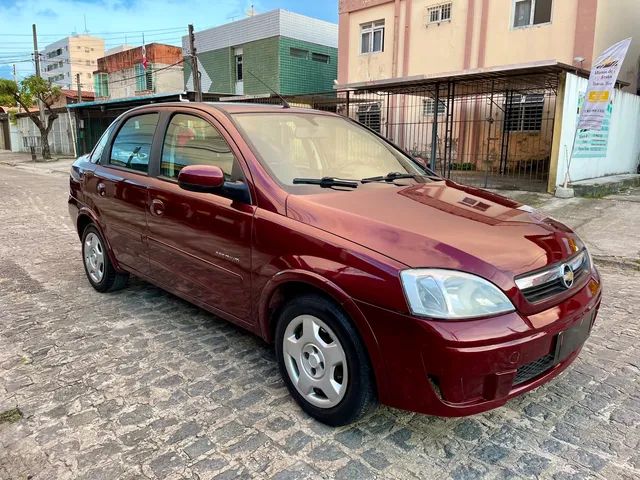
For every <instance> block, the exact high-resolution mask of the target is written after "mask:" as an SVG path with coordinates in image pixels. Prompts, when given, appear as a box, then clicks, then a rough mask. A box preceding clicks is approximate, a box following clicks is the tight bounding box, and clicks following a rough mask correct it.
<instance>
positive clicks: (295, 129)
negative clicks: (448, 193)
mask: <svg viewBox="0 0 640 480" xmlns="http://www.w3.org/2000/svg"><path fill="white" fill-rule="evenodd" d="M233 117H234V120H235V121H236V124H237V125H238V127H239V129H240V130H241V132H242V133H243V134H244V136H245V138H246V139H247V140H248V141H249V142H250V143H251V144H252V146H253V149H254V152H255V153H256V154H257V156H258V157H259V159H260V160H261V161H262V163H263V164H264V166H265V167H267V168H268V170H269V171H270V172H271V174H272V175H273V176H274V177H275V178H276V179H277V180H278V181H279V182H280V183H281V184H283V185H285V186H292V185H294V179H321V178H327V177H329V178H335V179H346V180H356V181H360V180H362V179H366V178H371V177H386V176H387V175H388V174H390V173H397V174H405V175H406V174H412V175H425V174H426V171H425V170H424V169H423V168H421V167H420V166H419V165H418V164H416V163H415V162H413V161H412V160H411V159H409V158H408V157H407V156H406V155H405V154H403V153H402V152H401V151H399V150H397V149H395V148H394V147H393V146H391V145H390V144H388V143H386V142H385V141H384V140H382V139H381V138H379V137H378V136H376V135H375V134H373V133H372V132H370V131H369V130H367V129H366V128H364V127H362V126H360V125H358V124H357V123H355V122H351V121H349V120H347V119H345V118H342V117H338V116H331V115H322V114H314V113H284V112H282V113H280V112H278V113H237V114H234V115H233ZM296 183H298V182H296Z"/></svg>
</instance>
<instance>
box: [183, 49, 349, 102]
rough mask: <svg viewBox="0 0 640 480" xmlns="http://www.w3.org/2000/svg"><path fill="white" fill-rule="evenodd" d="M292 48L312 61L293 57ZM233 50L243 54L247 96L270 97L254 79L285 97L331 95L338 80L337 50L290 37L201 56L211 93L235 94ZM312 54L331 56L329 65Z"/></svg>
mask: <svg viewBox="0 0 640 480" xmlns="http://www.w3.org/2000/svg"><path fill="white" fill-rule="evenodd" d="M292 47H293V48H298V49H302V50H307V51H308V52H309V57H308V58H297V57H292V56H291V53H290V49H291V48H292ZM234 48H242V50H243V59H242V60H243V69H244V94H245V95H259V94H266V93H270V92H269V90H268V89H267V88H266V87H265V86H264V85H263V84H262V83H261V82H260V81H259V80H257V79H256V78H255V77H254V76H253V75H255V76H257V77H258V78H260V80H262V81H263V82H264V83H266V84H267V85H268V86H269V87H270V88H272V89H273V90H275V91H277V92H278V93H281V94H283V95H290V94H303V93H316V92H326V91H331V90H332V88H333V80H334V79H335V78H337V73H338V68H337V63H338V51H337V49H336V48H332V47H326V46H324V45H317V44H314V43H309V42H303V41H300V40H295V39H292V38H287V37H271V38H265V39H262V40H257V41H255V42H249V43H245V44H243V45H234V46H233V47H230V48H222V49H219V50H212V51H209V52H199V53H198V61H199V62H200V65H201V67H202V68H203V69H204V70H205V71H206V72H207V75H208V76H209V78H211V87H210V88H209V92H216V93H229V94H234V93H235V58H234ZM311 53H320V54H324V55H328V56H329V63H322V62H317V61H314V60H312V58H311ZM249 72H251V73H253V75H251V74H250V73H249ZM184 75H185V82H186V80H188V78H189V76H190V75H191V64H190V62H188V61H187V60H186V59H185V62H184Z"/></svg>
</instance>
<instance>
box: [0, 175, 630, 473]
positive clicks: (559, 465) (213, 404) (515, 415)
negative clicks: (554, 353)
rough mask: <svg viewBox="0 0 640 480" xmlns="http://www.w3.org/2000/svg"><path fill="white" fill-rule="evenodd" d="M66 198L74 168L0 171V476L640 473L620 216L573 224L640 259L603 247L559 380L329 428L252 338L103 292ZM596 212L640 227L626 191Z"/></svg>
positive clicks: (211, 321) (168, 306)
mask: <svg viewBox="0 0 640 480" xmlns="http://www.w3.org/2000/svg"><path fill="white" fill-rule="evenodd" d="M67 192H68V178H67V177H66V176H65V175H64V174H61V173H59V172H53V171H51V172H49V171H42V172H36V171H31V170H25V169H20V168H17V167H11V166H3V165H0V412H5V411H8V410H10V409H12V408H15V407H17V408H19V409H20V411H21V412H22V415H23V417H22V418H13V419H7V420H0V479H27V478H31V479H67V478H87V479H100V478H104V479H115V478H127V479H128V478H150V479H154V478H191V479H201V480H205V479H209V478H220V479H223V478H224V479H231V478H277V479H299V478H339V479H340V478H341V479H359V478H361V479H371V478H384V479H392V478H416V479H417V478H423V479H429V478H434V479H435V478H454V479H475V478H489V479H511V478H543V479H557V480H565V479H567V480H568V479H576V480H577V479H587V478H596V479H607V480H616V479H627V480H631V479H637V478H640V381H639V378H640V375H639V373H640V341H639V340H640V270H638V263H637V259H638V258H639V256H638V248H639V247H638V245H639V244H638V243H636V244H635V245H633V241H635V240H637V238H635V237H633V236H631V237H624V235H623V233H624V232H625V231H626V228H627V226H625V224H624V222H622V223H616V224H614V225H613V227H611V228H615V230H610V231H608V232H603V231H598V232H596V231H593V232H592V231H591V230H588V229H587V230H585V232H587V233H583V232H582V231H581V230H579V232H580V233H581V234H583V235H585V238H586V240H587V242H588V243H589V241H590V235H591V236H592V237H593V238H596V239H597V242H598V245H597V247H598V248H599V249H600V250H602V249H604V248H605V246H606V244H607V241H606V238H605V235H607V234H608V235H609V236H611V237H616V238H615V241H614V240H613V239H612V243H615V244H616V245H620V244H624V242H625V238H627V241H626V242H627V243H626V247H625V248H627V249H629V248H630V249H633V250H634V251H633V252H632V254H631V255H630V259H627V260H624V261H609V260H606V258H605V257H607V254H606V252H605V251H604V250H602V251H601V252H600V250H599V252H600V253H602V256H601V257H602V263H601V264H600V271H601V274H602V277H603V282H604V288H605V294H604V300H603V304H602V308H601V310H600V315H599V318H598V320H597V322H596V325H595V327H594V332H593V333H592V336H591V338H590V339H589V341H588V342H587V344H586V346H585V348H584V349H583V351H582V353H581V355H580V356H579V358H578V359H577V360H576V362H575V363H574V364H573V365H572V366H571V367H570V368H569V369H568V370H567V371H566V372H565V373H564V374H562V375H561V376H560V377H558V378H556V379H555V380H553V381H551V382H550V383H549V384H547V385H545V386H543V387H541V388H539V389H537V390H535V391H533V392H530V393H528V394H525V395H524V396H521V397H519V398H517V399H515V400H513V401H511V402H509V403H508V404H507V405H506V406H504V407H502V408H500V409H497V410H494V411H492V412H488V413H485V414H481V415H476V416H473V417H469V418H461V419H442V418H436V417H429V416H424V415H419V414H413V413H407V412H402V411H398V410H393V409H390V408H386V407H380V408H379V409H378V410H377V411H376V413H374V414H373V415H371V416H369V417H367V418H365V419H364V420H362V421H360V422H359V423H357V424H355V425H352V426H349V427H342V428H338V429H332V428H329V427H325V426H324V425H322V424H319V423H317V422H315V421H313V420H311V419H310V418H309V417H307V416H306V415H305V414H303V413H302V411H301V410H300V409H299V408H298V407H297V405H296V404H295V403H294V401H293V400H292V399H291V398H290V396H289V394H288V392H287V390H286V388H285V386H284V384H283V382H282V381H281V380H280V376H279V373H278V370H277V366H276V363H275V358H274V353H273V351H272V349H271V348H270V347H268V346H266V345H265V344H264V343H263V342H262V341H261V340H260V339H258V338H257V337H254V336H252V335H250V334H248V333H246V332H245V331H243V330H241V329H239V328H236V327H234V326H232V325H230V324H228V323H226V322H224V321H222V320H219V319H217V318H215V317H214V316H212V315H209V314H208V313H206V312H204V311H202V310H200V309H198V308H196V307H194V306H191V305H189V304H188V303H186V302H183V301H182V300H179V299H178V298H176V297H174V296H172V295H170V294H167V293H164V292H163V291H161V290H159V289H157V288H155V287H153V286H151V285H149V284H147V283H144V282H142V281H139V280H136V279H132V280H131V282H130V286H129V287H128V288H127V289H125V290H121V291H118V292H115V293H111V294H99V293H97V292H96V291H94V290H93V289H92V288H91V287H90V285H89V283H88V282H87V280H86V278H85V274H84V271H83V267H82V262H81V259H80V242H79V240H78V236H77V234H76V233H75V230H74V229H73V227H72V225H71V223H70V221H69V218H68V213H67V203H66V202H67ZM598 202H600V203H598ZM596 204H597V205H599V206H601V207H602V208H601V209H604V210H602V211H614V210H615V211H620V212H626V213H625V215H626V216H625V215H621V216H620V218H626V220H625V221H626V222H627V223H628V224H629V225H630V224H632V223H634V222H635V223H636V224H637V223H638V219H639V218H640V203H638V202H632V201H630V200H628V199H625V198H622V197H620V196H618V197H615V198H611V199H604V200H590V201H589V203H588V204H587V205H590V206H591V207H594V205H596ZM572 205H574V207H572V208H573V209H572V213H571V214H570V215H568V216H567V217H566V218H564V220H567V221H568V222H569V223H570V224H572V222H573V221H574V220H575V223H573V225H574V226H581V225H583V224H584V223H585V222H586V220H585V219H586V217H587V214H588V212H587V211H585V212H583V213H582V214H577V213H576V212H578V211H580V212H582V211H581V210H576V208H577V207H575V205H578V203H577V201H574V203H573V204H572ZM594 208H595V207H594ZM553 215H554V216H555V217H556V218H558V219H560V220H563V216H562V210H561V209H560V208H557V209H556V210H554V211H553ZM576 215H577V217H576ZM580 215H583V216H584V217H585V218H582V217H580ZM585 228H586V227H585ZM635 228H636V229H637V228H638V227H637V225H636V227H635ZM618 233H620V234H618ZM629 238H631V239H633V241H631V240H628V239H629ZM612 256H617V254H615V252H614V254H613V255H612ZM596 258H600V257H596ZM634 259H635V260H634ZM634 262H636V263H635V266H634Z"/></svg>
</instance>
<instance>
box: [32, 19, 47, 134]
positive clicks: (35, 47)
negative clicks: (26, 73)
mask: <svg viewBox="0 0 640 480" xmlns="http://www.w3.org/2000/svg"><path fill="white" fill-rule="evenodd" d="M31 29H32V31H33V61H34V62H35V63H36V77H38V78H42V77H41V75H40V52H38V34H37V32H36V24H35V23H34V24H33V25H32V26H31ZM38 110H39V111H40V121H41V122H42V125H43V126H45V125H46V118H45V116H44V105H42V101H41V100H40V99H38Z"/></svg>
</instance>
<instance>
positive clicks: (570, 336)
mask: <svg viewBox="0 0 640 480" xmlns="http://www.w3.org/2000/svg"><path fill="white" fill-rule="evenodd" d="M594 313H595V312H594V311H591V312H590V313H588V314H587V315H585V316H584V317H582V320H580V323H578V324H576V325H574V326H573V327H571V328H569V329H568V330H565V331H564V332H560V333H559V334H558V335H556V342H555V353H554V363H560V362H562V361H563V360H566V358H567V357H568V356H569V355H571V354H572V353H573V352H575V351H576V350H577V349H578V348H579V347H580V346H581V345H582V344H583V343H584V342H585V341H586V340H587V338H589V334H590V333H591V326H592V325H593V317H594Z"/></svg>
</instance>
